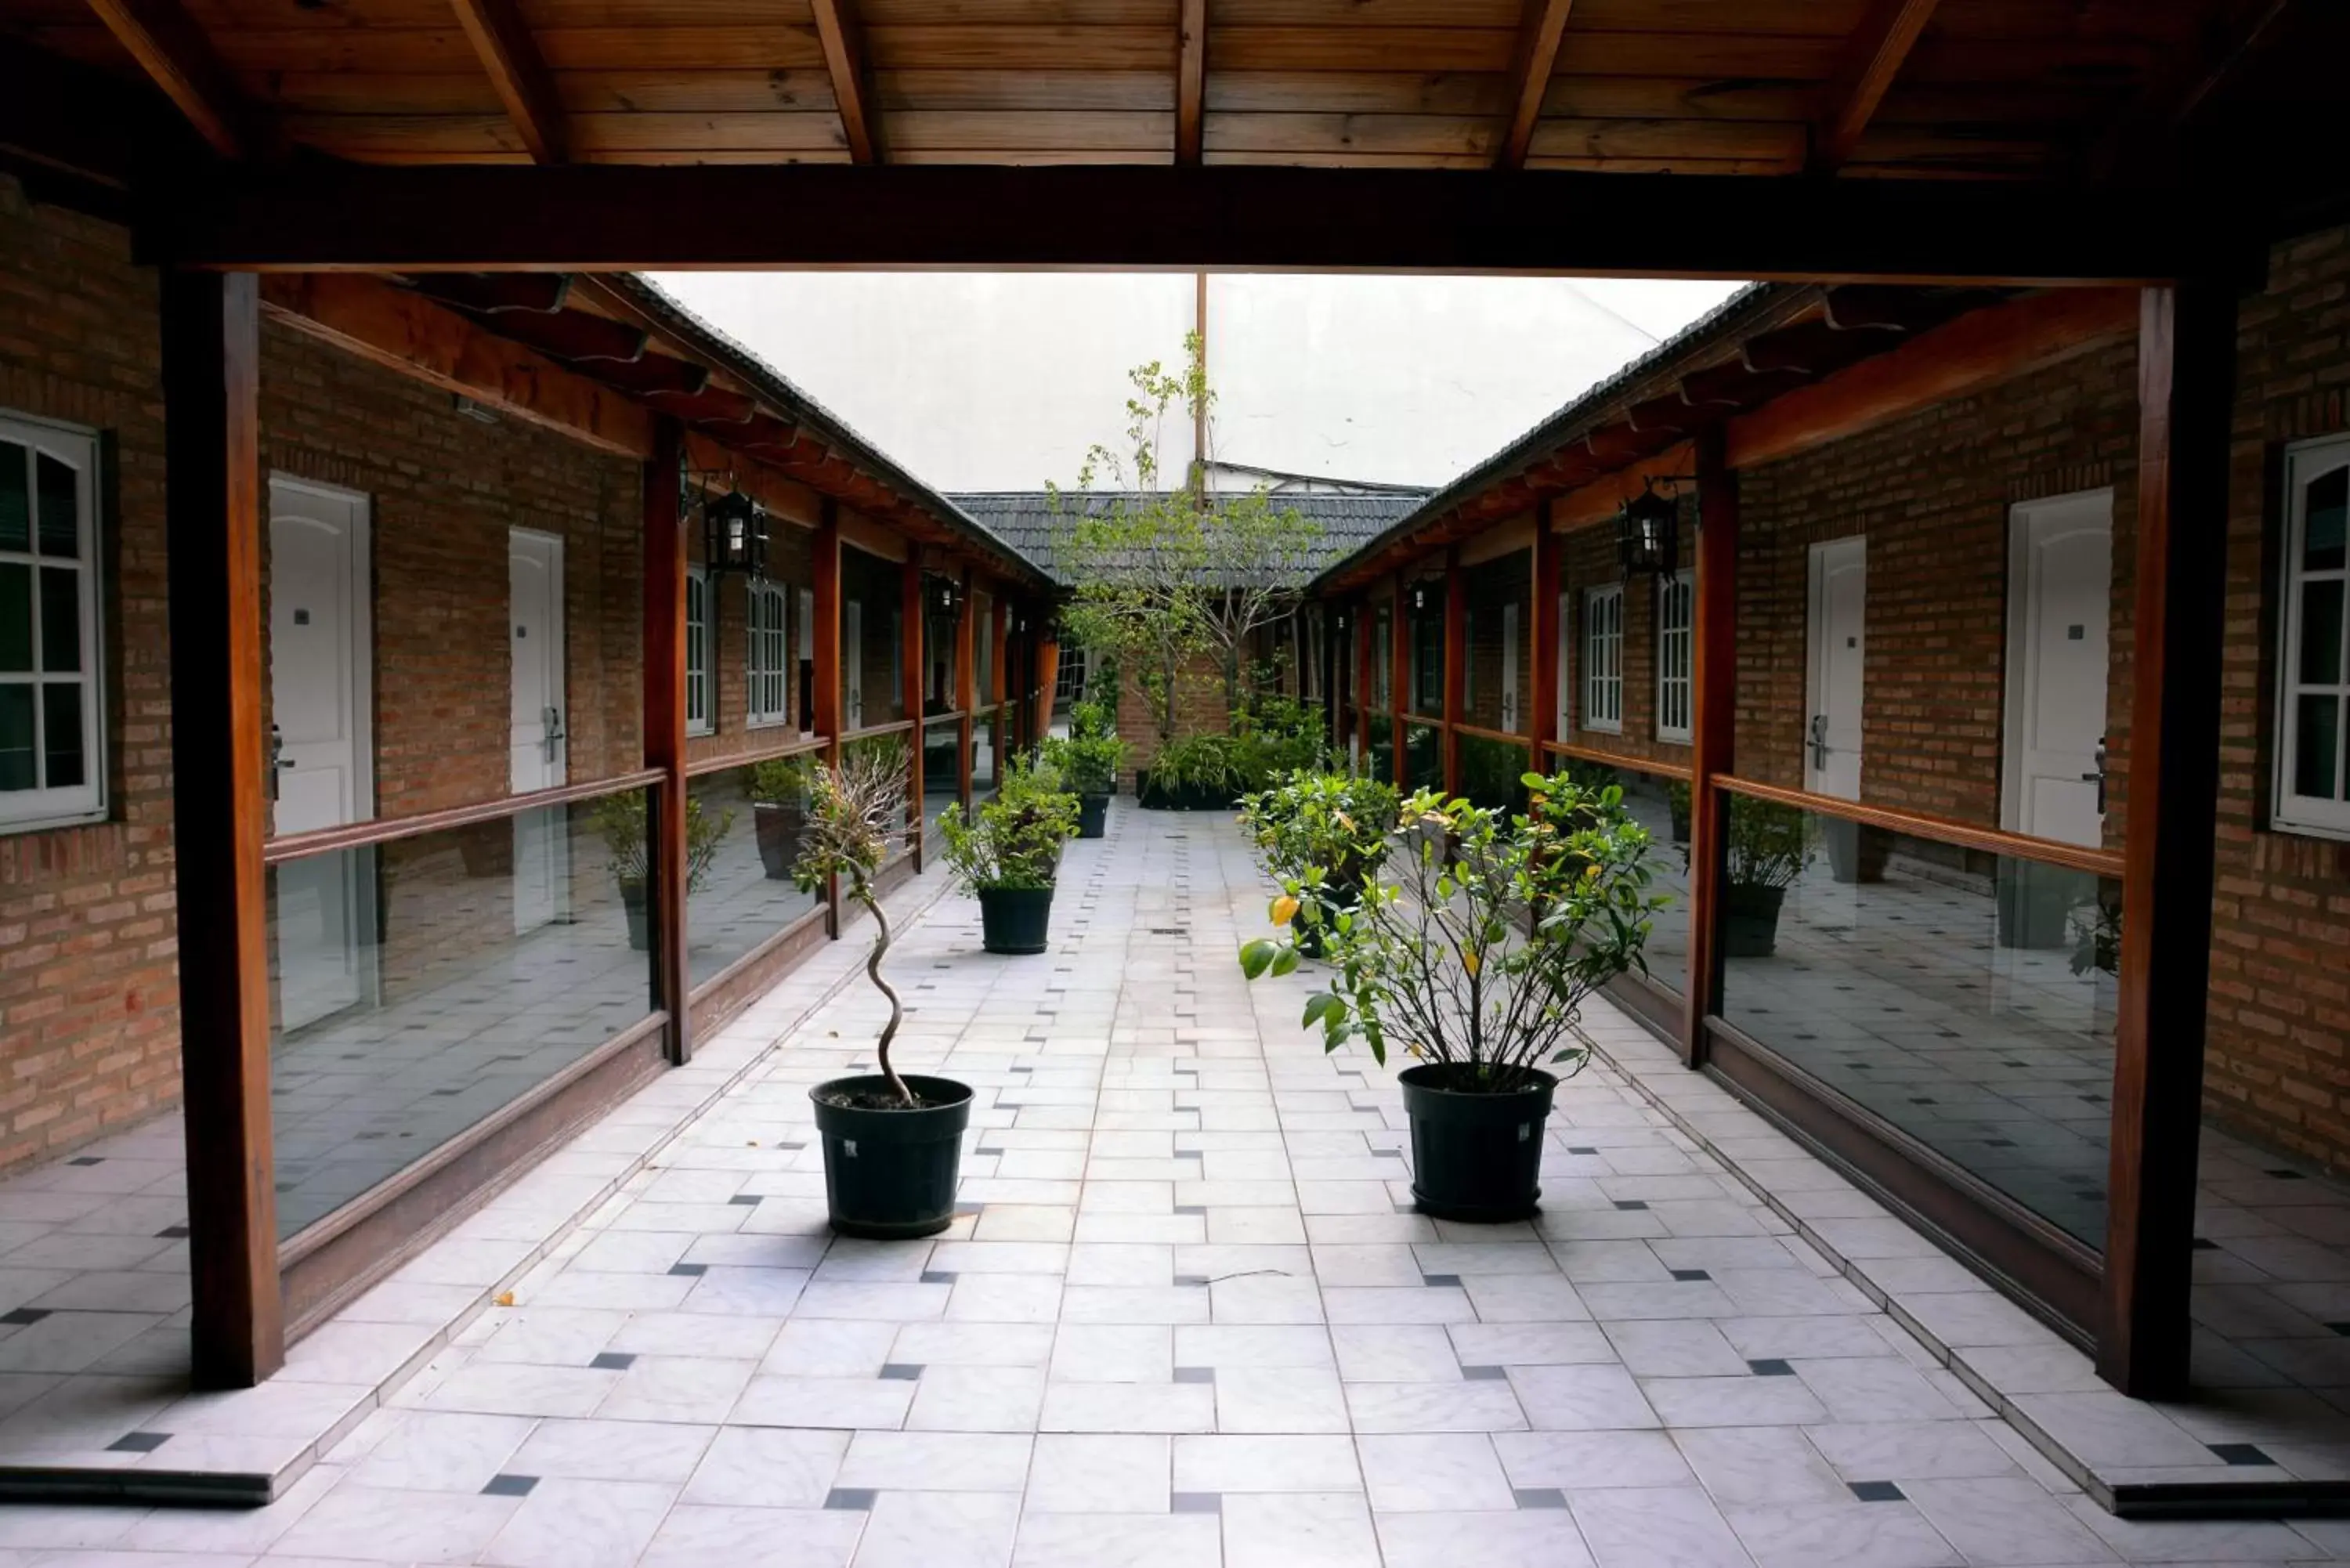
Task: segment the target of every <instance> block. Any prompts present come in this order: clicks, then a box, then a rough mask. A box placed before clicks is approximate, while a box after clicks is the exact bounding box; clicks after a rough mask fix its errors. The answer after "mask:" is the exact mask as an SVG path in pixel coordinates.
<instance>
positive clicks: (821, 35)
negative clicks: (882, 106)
mask: <svg viewBox="0 0 2350 1568" xmlns="http://www.w3.org/2000/svg"><path fill="white" fill-rule="evenodd" d="M809 5H810V8H811V9H812V10H813V11H814V12H815V14H816V42H817V44H818V45H819V46H820V47H822V48H823V50H824V68H825V70H826V72H827V74H828V75H830V77H831V78H832V99H833V102H834V104H836V105H837V107H838V109H839V111H840V134H841V137H842V139H843V140H845V141H847V144H848V156H849V157H850V158H851V159H853V160H854V161H857V162H858V163H879V162H880V161H881V160H882V158H883V156H884V150H883V148H882V144H881V137H880V117H879V110H878V109H876V108H875V105H874V98H873V73H872V69H871V67H870V64H869V62H868V57H867V55H866V52H865V32H864V28H863V26H861V25H860V23H859V21H858V16H857V0H809Z"/></svg>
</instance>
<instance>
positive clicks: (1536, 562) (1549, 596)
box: [1526, 501, 1561, 774]
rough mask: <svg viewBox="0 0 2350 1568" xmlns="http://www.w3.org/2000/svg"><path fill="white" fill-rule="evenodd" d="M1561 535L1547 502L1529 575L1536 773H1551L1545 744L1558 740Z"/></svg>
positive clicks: (1537, 521)
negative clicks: (1552, 525)
mask: <svg viewBox="0 0 2350 1568" xmlns="http://www.w3.org/2000/svg"><path fill="white" fill-rule="evenodd" d="M1560 554H1561V552H1560V549H1559V538H1558V535H1555V534H1554V533H1552V532H1551V528H1550V503H1549V502H1547V501H1544V502H1543V503H1542V504H1540V505H1538V506H1536V507H1535V508H1534V552H1533V555H1534V558H1533V560H1532V562H1531V563H1530V564H1529V566H1528V569H1527V576H1529V578H1531V580H1532V581H1533V583H1534V590H1533V591H1534V605H1533V609H1534V613H1533V614H1532V615H1530V616H1528V617H1527V620H1528V621H1529V622H1530V623H1531V624H1532V626H1533V628H1534V630H1533V634H1532V636H1533V641H1534V647H1533V649H1532V652H1533V654H1534V671H1533V673H1534V679H1533V680H1529V681H1527V682H1526V690H1527V691H1528V692H1529V693H1531V696H1530V701H1532V702H1533V703H1534V714H1533V722H1531V723H1529V724H1528V725H1527V726H1526V735H1527V738H1528V740H1529V741H1530V742H1531V743H1532V748H1533V751H1534V772H1536V773H1538V774H1539V773H1548V772H1549V771H1550V768H1549V762H1550V758H1549V754H1548V753H1545V752H1544V750H1543V745H1544V742H1549V741H1555V740H1557V739H1558V635H1559V626H1558V563H1559V556H1560Z"/></svg>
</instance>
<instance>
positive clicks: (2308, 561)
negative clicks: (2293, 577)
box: [2301, 468, 2350, 572]
mask: <svg viewBox="0 0 2350 1568" xmlns="http://www.w3.org/2000/svg"><path fill="white" fill-rule="evenodd" d="M2306 500H2307V509H2306V510H2305V511H2304V513H2303V517H2302V548H2301V565H2302V569H2303V570H2304V571H2311V572H2338V571H2340V570H2341V569H2342V558H2343V523H2344V513H2345V510H2350V468H2337V469H2335V470H2334V472H2331V473H2328V474H2325V475H2324V476H2323V477H2321V478H2319V479H2318V480H2316V481H2315V482H2314V483H2311V485H2310V486H2309V488H2308V491H2307V493H2306Z"/></svg>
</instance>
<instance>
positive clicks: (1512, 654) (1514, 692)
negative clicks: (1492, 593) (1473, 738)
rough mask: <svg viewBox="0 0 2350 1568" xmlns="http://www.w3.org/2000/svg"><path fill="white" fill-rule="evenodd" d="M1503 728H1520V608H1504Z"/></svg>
mask: <svg viewBox="0 0 2350 1568" xmlns="http://www.w3.org/2000/svg"><path fill="white" fill-rule="evenodd" d="M1502 728H1503V729H1504V730H1507V731H1509V732H1512V733H1513V734H1514V733H1516V732H1517V728H1518V607H1517V606H1516V605H1513V604H1508V605H1503V607H1502Z"/></svg>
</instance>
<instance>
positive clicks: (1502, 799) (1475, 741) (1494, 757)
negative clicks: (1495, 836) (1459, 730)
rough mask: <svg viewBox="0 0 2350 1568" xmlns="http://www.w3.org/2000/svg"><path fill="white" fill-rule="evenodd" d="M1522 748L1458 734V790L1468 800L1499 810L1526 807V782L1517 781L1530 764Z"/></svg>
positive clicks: (1476, 736) (1520, 809) (1518, 809)
mask: <svg viewBox="0 0 2350 1568" xmlns="http://www.w3.org/2000/svg"><path fill="white" fill-rule="evenodd" d="M1531 765H1532V764H1531V763H1530V761H1529V758H1528V753H1527V751H1526V748H1525V747H1523V746H1513V745H1512V744H1510V742H1507V741H1494V740H1488V739H1487V738H1486V737H1484V736H1482V735H1463V736H1461V794H1464V795H1466V796H1468V797H1469V800H1470V801H1471V804H1473V805H1481V806H1484V807H1487V808H1489V809H1498V810H1502V811H1510V812H1520V811H1523V810H1525V808H1526V786H1525V785H1524V784H1523V783H1522V782H1520V781H1521V780H1523V778H1524V777H1525V772H1526V769H1527V768H1528V767H1529V766H1531Z"/></svg>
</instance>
